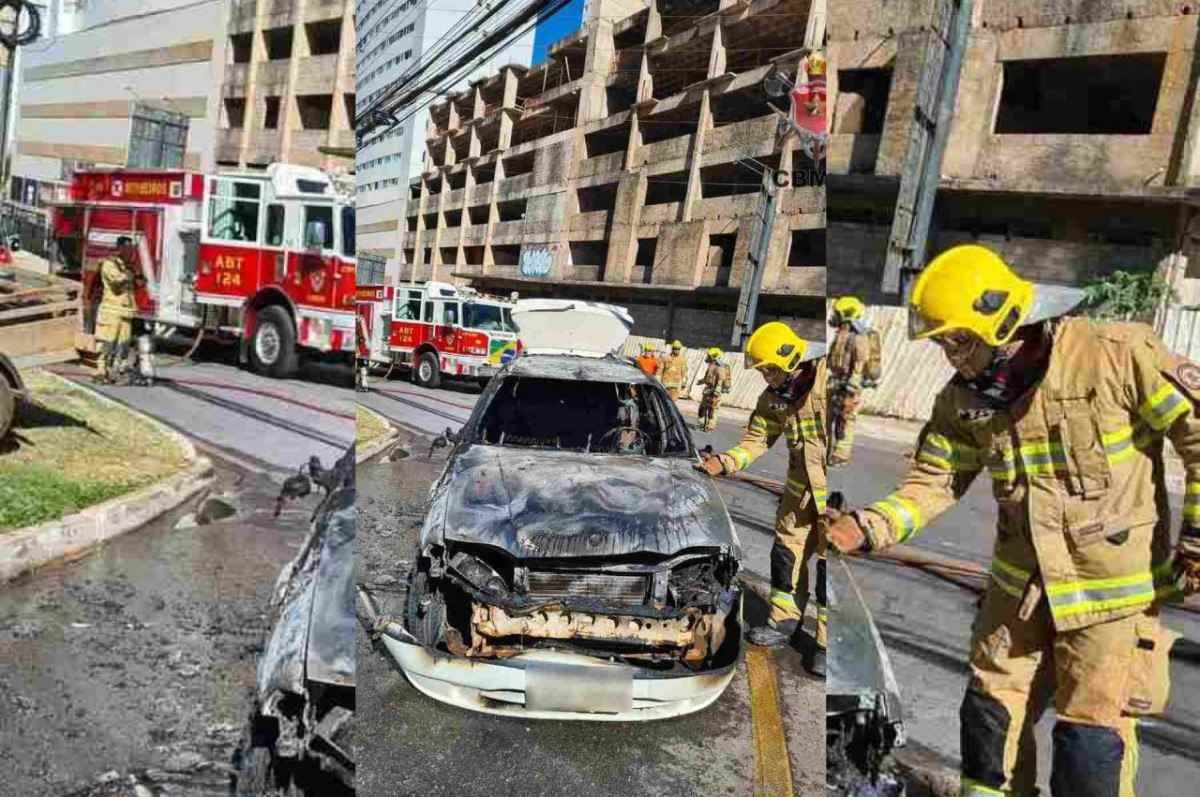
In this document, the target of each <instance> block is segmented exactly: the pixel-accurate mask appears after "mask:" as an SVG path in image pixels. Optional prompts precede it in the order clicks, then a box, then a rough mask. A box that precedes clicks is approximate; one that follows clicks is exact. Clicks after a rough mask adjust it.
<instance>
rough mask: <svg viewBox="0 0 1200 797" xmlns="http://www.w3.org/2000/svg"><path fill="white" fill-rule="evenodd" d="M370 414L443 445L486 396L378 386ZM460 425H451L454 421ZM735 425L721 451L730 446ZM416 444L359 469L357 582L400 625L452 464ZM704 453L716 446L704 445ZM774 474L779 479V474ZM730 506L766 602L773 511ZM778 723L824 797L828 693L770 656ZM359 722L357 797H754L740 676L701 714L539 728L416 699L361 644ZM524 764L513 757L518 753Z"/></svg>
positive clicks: (748, 502) (794, 658) (745, 499)
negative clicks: (429, 515)
mask: <svg viewBox="0 0 1200 797" xmlns="http://www.w3.org/2000/svg"><path fill="white" fill-rule="evenodd" d="M374 388H375V389H374V390H373V391H372V392H371V393H369V394H365V395H363V394H360V400H362V401H363V403H364V404H366V405H367V406H369V407H371V408H372V409H375V410H376V411H378V412H380V413H381V414H383V415H385V416H386V417H388V418H390V419H392V420H393V421H394V422H396V423H398V424H403V425H404V426H406V427H407V428H409V429H416V430H419V431H422V432H425V433H426V434H428V433H436V432H440V431H442V430H443V429H444V428H445V427H446V426H447V425H449V426H451V427H452V428H457V427H458V426H460V425H461V423H462V421H463V420H465V419H466V417H467V415H468V414H469V412H470V408H471V407H472V406H473V404H474V402H475V400H476V397H477V391H476V390H475V389H472V388H462V389H457V390H439V391H426V390H422V389H420V388H415V387H413V386H412V385H411V384H409V383H407V382H398V381H392V382H388V383H384V384H380V383H379V382H376V383H375V385H374ZM451 419H454V420H451ZM738 434H739V427H738V425H736V424H732V423H730V424H723V425H722V428H721V429H720V430H719V431H718V433H717V435H716V438H717V440H718V441H719V442H720V443H727V442H730V441H732V440H733V439H734V438H736V437H737V435H738ZM406 437H408V438H409V442H408V443H407V445H408V447H409V449H410V450H411V451H413V455H412V456H411V457H409V458H407V459H400V460H397V461H394V462H384V461H379V460H377V461H374V462H372V463H369V464H367V465H364V466H360V468H359V472H358V495H359V507H360V515H359V518H360V521H359V522H360V525H359V568H360V572H359V579H360V581H361V582H364V583H366V584H369V585H371V586H372V587H373V588H374V589H375V590H376V593H375V594H376V595H377V596H379V597H380V598H381V601H382V606H381V608H382V609H383V610H384V612H385V613H390V614H393V615H395V614H398V613H399V611H400V607H402V605H403V599H404V594H403V591H404V584H405V581H406V578H407V574H408V568H409V567H410V565H411V562H412V558H413V554H414V553H415V548H416V541H417V534H418V531H419V527H420V523H421V520H422V519H423V517H424V505H425V500H426V497H427V494H428V490H429V486H430V484H431V482H432V480H433V479H434V478H436V476H437V475H438V473H439V472H440V469H441V466H442V457H443V456H444V454H445V451H444V450H442V451H438V452H436V453H435V454H434V458H433V460H432V461H431V460H429V459H428V453H429V449H428V444H427V442H425V441H423V440H422V441H414V440H412V439H411V436H408V435H406ZM696 438H697V442H698V443H699V445H701V446H703V445H704V444H705V443H706V442H707V441H708V439H709V438H708V436H705V435H700V434H698V433H697V434H696ZM764 460H765V461H764V462H763V463H762V466H761V467H762V469H763V470H764V472H765V473H767V474H769V475H773V476H775V477H779V476H781V475H782V470H781V469H782V467H783V462H784V455H783V454H782V453H776V452H773V453H772V454H771V455H769V456H768V457H764ZM772 464H774V465H775V466H776V467H775V469H774V470H772V469H771V466H772ZM724 486H725V489H724V494H725V495H726V500H727V501H728V502H729V508H730V512H731V514H732V515H733V516H734V518H735V521H736V522H737V524H738V527H739V533H740V536H741V542H742V545H743V549H744V563H743V574H744V577H745V579H746V582H747V583H748V584H750V585H752V586H754V587H755V588H758V589H763V588H764V587H765V584H766V578H767V573H768V572H769V571H768V564H767V552H768V550H769V548H770V533H771V520H772V518H773V515H774V506H775V501H776V499H775V498H774V497H773V496H770V495H768V494H765V493H763V492H762V491H761V490H757V489H755V488H751V487H748V486H746V485H743V484H738V483H734V482H727V483H725V484H724ZM764 613H765V605H764V604H763V602H762V601H761V600H758V599H753V600H749V601H748V605H747V615H748V616H747V619H748V620H749V621H750V622H751V623H753V622H761V620H762V617H763V615H764ZM773 655H774V657H775V663H776V666H777V670H778V673H779V676H778V678H779V681H778V684H777V688H778V691H779V693H780V695H781V699H780V712H781V714H782V720H783V725H784V728H785V736H786V746H787V750H788V754H789V761H790V766H791V771H792V775H793V782H794V793H795V794H797V795H814V796H815V795H819V794H823V793H824V769H825V757H824V747H825V743H824V733H823V730H822V729H823V726H824V722H823V719H822V717H823V709H824V688H823V684H822V683H820V682H818V681H815V680H813V679H811V678H809V677H808V676H806V675H805V674H804V672H803V670H802V668H801V666H800V657H799V654H798V653H796V652H795V651H792V650H784V651H777V652H775V653H774V654H773ZM358 667H359V676H358V684H359V686H358V698H357V708H358V714H357V716H356V723H357V724H356V728H355V734H356V747H357V758H358V773H359V783H358V788H359V793H360V794H363V795H372V796H373V795H393V794H394V795H408V794H422V795H431V796H435V795H441V794H454V795H464V797H468V796H469V795H476V794H478V795H489V797H490V795H494V794H508V793H529V794H574V795H579V797H583V796H584V795H606V796H607V795H611V794H612V793H614V791H617V792H625V791H628V790H629V789H630V788H631V785H632V784H636V787H635V788H636V791H637V792H638V793H641V794H648V795H656V794H663V795H667V794H670V795H683V794H728V795H749V794H752V793H754V790H753V785H752V784H753V778H754V768H755V765H756V761H755V745H754V732H755V731H754V724H753V722H752V719H751V711H750V700H751V686H750V681H749V679H748V678H747V673H746V665H745V663H744V662H743V663H742V664H741V665H739V670H738V673H737V675H736V677H735V678H734V681H733V683H732V684H731V685H730V687H729V689H728V690H727V691H726V693H725V694H724V695H723V696H722V697H721V698H720V699H719V700H718V701H717V703H715V704H714V705H713V706H711V707H709V708H708V709H706V710H705V711H702V712H700V713H697V714H693V715H690V716H687V717H682V718H677V719H672V720H663V721H658V722H650V723H627V724H615V723H587V722H571V723H564V722H534V721H521V720H516V719H512V718H506V717H494V716H490V715H483V714H477V713H473V712H467V711H464V710H461V709H457V708H454V707H450V706H446V705H443V704H441V703H438V702H436V701H433V700H431V699H429V698H426V697H424V696H422V695H421V694H419V693H418V692H416V690H414V689H413V688H412V687H411V686H410V685H409V684H408V682H407V681H406V680H405V679H404V677H403V675H402V674H401V673H400V672H399V671H398V669H397V668H396V666H395V664H394V662H393V661H392V660H391V658H390V657H388V656H387V654H386V653H385V652H384V650H383V648H382V646H377V645H373V644H372V643H371V642H370V641H369V640H368V639H367V638H366V637H365V636H360V645H359V664H358ZM514 751H517V752H516V753H514Z"/></svg>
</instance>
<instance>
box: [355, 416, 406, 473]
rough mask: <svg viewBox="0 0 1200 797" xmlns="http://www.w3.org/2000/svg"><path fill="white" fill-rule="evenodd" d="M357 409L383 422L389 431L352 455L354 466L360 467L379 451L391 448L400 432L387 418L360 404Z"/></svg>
mask: <svg viewBox="0 0 1200 797" xmlns="http://www.w3.org/2000/svg"><path fill="white" fill-rule="evenodd" d="M358 407H359V409H361V410H362V411H363V412H369V413H371V414H372V415H374V416H375V417H376V418H378V419H379V420H381V421H383V422H384V423H385V424H386V425H387V428H388V429H390V430H391V431H390V432H388V433H387V434H385V435H384V436H383V438H382V439H380V440H376V441H375V442H373V443H369V444H368V445H366V446H364V447H363V448H362V449H361V450H358V451H356V453H355V455H354V464H355V465H361V464H363V463H364V462H366V461H367V460H369V459H371V458H372V457H374V456H377V455H378V454H379V453H380V452H381V451H383V450H384V449H386V448H388V447H389V446H391V445H392V443H394V442H396V439H397V438H398V437H400V430H399V429H398V428H397V427H396V424H394V423H392V422H391V421H389V420H388V419H387V418H385V417H384V416H382V415H380V414H379V413H378V412H375V410H373V409H371V408H369V407H366V406H364V405H362V404H359V405H358Z"/></svg>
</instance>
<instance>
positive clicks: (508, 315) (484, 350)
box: [357, 282, 521, 387]
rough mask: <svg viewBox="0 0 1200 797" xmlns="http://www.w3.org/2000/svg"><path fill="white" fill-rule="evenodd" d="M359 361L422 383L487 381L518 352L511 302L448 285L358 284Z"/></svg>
mask: <svg viewBox="0 0 1200 797" xmlns="http://www.w3.org/2000/svg"><path fill="white" fill-rule="evenodd" d="M357 306H358V323H359V335H358V337H359V348H358V356H359V358H360V359H361V360H363V361H365V362H367V363H369V364H370V365H372V366H375V367H391V366H393V365H400V366H402V367H405V368H409V369H410V370H411V372H412V379H413V381H414V382H416V383H417V384H418V385H423V386H425V387H437V386H438V385H440V384H441V381H442V378H443V377H444V376H450V377H457V378H462V379H473V380H476V381H479V382H486V381H487V380H488V379H490V378H491V377H492V374H494V373H495V372H496V371H498V370H499V369H500V367H501V366H502V365H504V364H506V363H508V362H509V361H510V360H512V359H513V358H514V357H516V356H517V355H518V353H519V350H520V345H521V344H520V342H519V341H518V340H517V328H516V327H515V326H514V325H513V321H512V308H513V301H512V300H511V299H505V298H500V297H495V296H485V295H483V294H481V293H479V292H477V291H475V290H473V289H471V288H466V287H461V286H455V285H449V284H447V283H444V282H427V283H424V284H418V283H400V284H398V285H395V286H389V285H385V284H375V285H359V286H358V305H357Z"/></svg>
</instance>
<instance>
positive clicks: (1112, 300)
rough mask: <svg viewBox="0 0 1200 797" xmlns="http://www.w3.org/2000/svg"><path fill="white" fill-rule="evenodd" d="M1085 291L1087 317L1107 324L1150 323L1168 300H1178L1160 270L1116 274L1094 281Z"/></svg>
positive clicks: (1118, 272)
mask: <svg viewBox="0 0 1200 797" xmlns="http://www.w3.org/2000/svg"><path fill="white" fill-rule="evenodd" d="M1083 289H1084V294H1085V298H1084V308H1085V312H1086V313H1087V315H1090V316H1092V317H1093V318H1103V319H1107V320H1120V321H1132V320H1141V319H1146V318H1149V317H1151V316H1153V314H1154V311H1155V310H1156V309H1157V308H1158V305H1159V304H1160V303H1161V302H1162V301H1163V299H1164V298H1169V299H1171V300H1175V299H1177V298H1178V297H1176V295H1175V291H1174V290H1173V289H1172V288H1171V286H1170V285H1169V284H1167V282H1166V280H1164V279H1163V278H1162V277H1161V276H1160V275H1159V273H1158V271H1157V270H1147V271H1114V272H1113V273H1111V274H1109V275H1107V276H1104V277H1097V278H1096V279H1093V280H1092V281H1090V282H1088V283H1087V284H1086V285H1084V286H1083Z"/></svg>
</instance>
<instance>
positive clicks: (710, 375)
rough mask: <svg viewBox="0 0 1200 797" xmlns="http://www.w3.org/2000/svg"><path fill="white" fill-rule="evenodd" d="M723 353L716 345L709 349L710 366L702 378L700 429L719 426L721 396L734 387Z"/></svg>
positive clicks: (711, 428) (706, 430) (707, 429)
mask: <svg viewBox="0 0 1200 797" xmlns="http://www.w3.org/2000/svg"><path fill="white" fill-rule="evenodd" d="M721 355H722V351H721V350H720V349H718V348H717V347H716V346H713V347H712V348H711V349H709V350H708V358H707V359H708V367H707V368H706V369H705V371H704V377H703V378H702V379H701V384H702V385H704V395H703V396H701V398H700V430H701V431H703V432H711V431H712V430H713V429H716V428H717V409H718V408H719V407H720V406H721V396H723V395H725V394H726V393H728V392H729V390H730V388H731V387H732V376H731V374H730V373H729V366H728V365H726V364H725V363H723V362H721Z"/></svg>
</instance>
